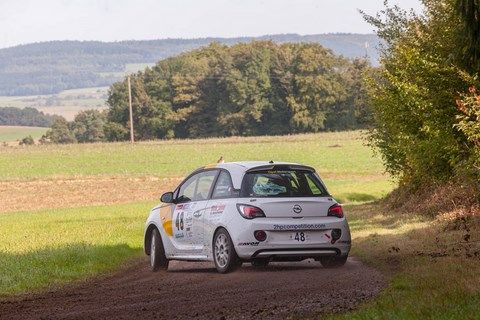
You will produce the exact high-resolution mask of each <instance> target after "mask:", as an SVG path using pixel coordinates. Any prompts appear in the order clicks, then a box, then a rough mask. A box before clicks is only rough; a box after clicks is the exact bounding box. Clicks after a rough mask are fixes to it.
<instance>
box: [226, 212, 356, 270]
mask: <svg viewBox="0 0 480 320" xmlns="http://www.w3.org/2000/svg"><path fill="white" fill-rule="evenodd" d="M237 226H238V228H233V230H231V231H230V230H229V232H230V235H231V237H232V240H233V242H234V246H235V250H236V252H237V255H238V256H239V257H240V258H241V259H242V260H246V261H248V260H251V259H255V258H268V259H271V260H282V259H290V258H291V259H298V260H299V259H307V258H318V257H321V256H332V255H338V256H346V255H348V254H349V252H350V247H351V236H350V230H349V227H348V223H347V221H346V220H345V219H337V218H334V219H333V218H330V217H328V218H327V217H324V218H311V219H302V220H300V221H299V220H296V221H295V220H293V219H288V220H280V219H268V218H267V219H264V218H262V219H253V220H251V221H247V220H245V219H244V220H243V221H239V222H238V223H237ZM278 226H280V227H278ZM312 226H313V227H312ZM317 226H318V227H317ZM333 229H340V230H341V237H340V238H339V239H337V240H336V241H333V242H332V238H331V235H332V230H333ZM255 230H263V231H265V232H266V234H267V238H266V240H265V241H258V240H257V239H255V237H254V231H255ZM297 232H305V235H306V240H307V241H304V242H299V241H293V240H294V239H293V237H294V236H295V234H296V233H297Z"/></svg>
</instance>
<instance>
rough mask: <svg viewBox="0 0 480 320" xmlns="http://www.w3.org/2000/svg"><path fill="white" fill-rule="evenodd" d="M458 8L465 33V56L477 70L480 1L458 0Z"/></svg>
mask: <svg viewBox="0 0 480 320" xmlns="http://www.w3.org/2000/svg"><path fill="white" fill-rule="evenodd" d="M456 10H457V12H458V14H459V16H460V18H461V22H462V25H463V30H462V31H463V32H464V34H465V41H464V43H465V44H464V52H463V53H464V57H465V58H466V59H467V61H469V63H470V64H471V66H470V70H471V71H476V70H478V68H479V67H480V2H479V0H456Z"/></svg>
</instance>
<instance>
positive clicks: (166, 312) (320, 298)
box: [0, 258, 385, 320]
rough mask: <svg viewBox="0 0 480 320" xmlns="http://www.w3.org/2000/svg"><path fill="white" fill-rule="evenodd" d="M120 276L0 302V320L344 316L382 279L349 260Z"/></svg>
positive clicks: (188, 267)
mask: <svg viewBox="0 0 480 320" xmlns="http://www.w3.org/2000/svg"><path fill="white" fill-rule="evenodd" d="M147 265H148V264H147V261H146V260H142V261H139V262H138V263H136V264H135V265H133V266H132V267H129V268H128V269H127V270H124V271H121V272H119V273H116V274H113V275H109V276H106V277H102V278H97V279H93V280H90V281H87V282H85V283H81V284H76V285H72V286H68V287H66V288H64V289H61V290H57V291H51V292H45V293H42V294H37V295H25V296H20V297H15V298H9V299H5V298H4V299H0V319H2V320H3V319H187V318H199V319H252V318H254V319H285V318H292V317H294V318H303V317H308V316H315V315H318V314H322V313H326V312H339V311H346V310H349V309H352V308H354V307H355V306H357V305H358V304H359V303H361V302H362V301H365V300H367V299H369V298H371V297H373V296H375V295H376V294H378V293H379V292H380V290H381V289H382V288H383V286H384V284H385V282H384V279H383V277H382V275H381V274H380V273H379V272H377V271H375V270H374V269H371V268H369V267H366V266H365V265H363V264H361V263H360V262H359V261H358V260H355V259H354V258H350V259H349V261H348V262H347V264H346V265H345V266H344V267H343V268H340V269H323V268H322V267H321V266H320V264H319V263H317V262H315V261H310V260H307V261H304V262H301V263H274V264H271V265H270V266H268V267H267V268H264V269H256V268H253V267H252V266H251V265H250V264H244V265H243V267H242V268H241V269H239V270H238V271H236V272H234V273H230V274H226V275H221V274H217V273H216V271H215V269H214V268H213V266H212V264H210V263H186V262H172V263H171V264H170V268H169V271H168V272H167V273H151V272H150V271H149V269H148V266H147Z"/></svg>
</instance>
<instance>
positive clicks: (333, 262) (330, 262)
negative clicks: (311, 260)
mask: <svg viewBox="0 0 480 320" xmlns="http://www.w3.org/2000/svg"><path fill="white" fill-rule="evenodd" d="M347 258H348V256H333V257H322V258H320V263H321V264H322V266H323V267H324V268H328V269H331V268H338V267H341V266H343V265H344V264H345V263H346V262H347Z"/></svg>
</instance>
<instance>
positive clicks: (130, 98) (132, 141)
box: [127, 76, 135, 143]
mask: <svg viewBox="0 0 480 320" xmlns="http://www.w3.org/2000/svg"><path fill="white" fill-rule="evenodd" d="M127 81H128V111H129V113H130V142H131V143H134V142H135V138H134V137H133V109H132V86H131V84H130V76H128V77H127Z"/></svg>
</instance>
